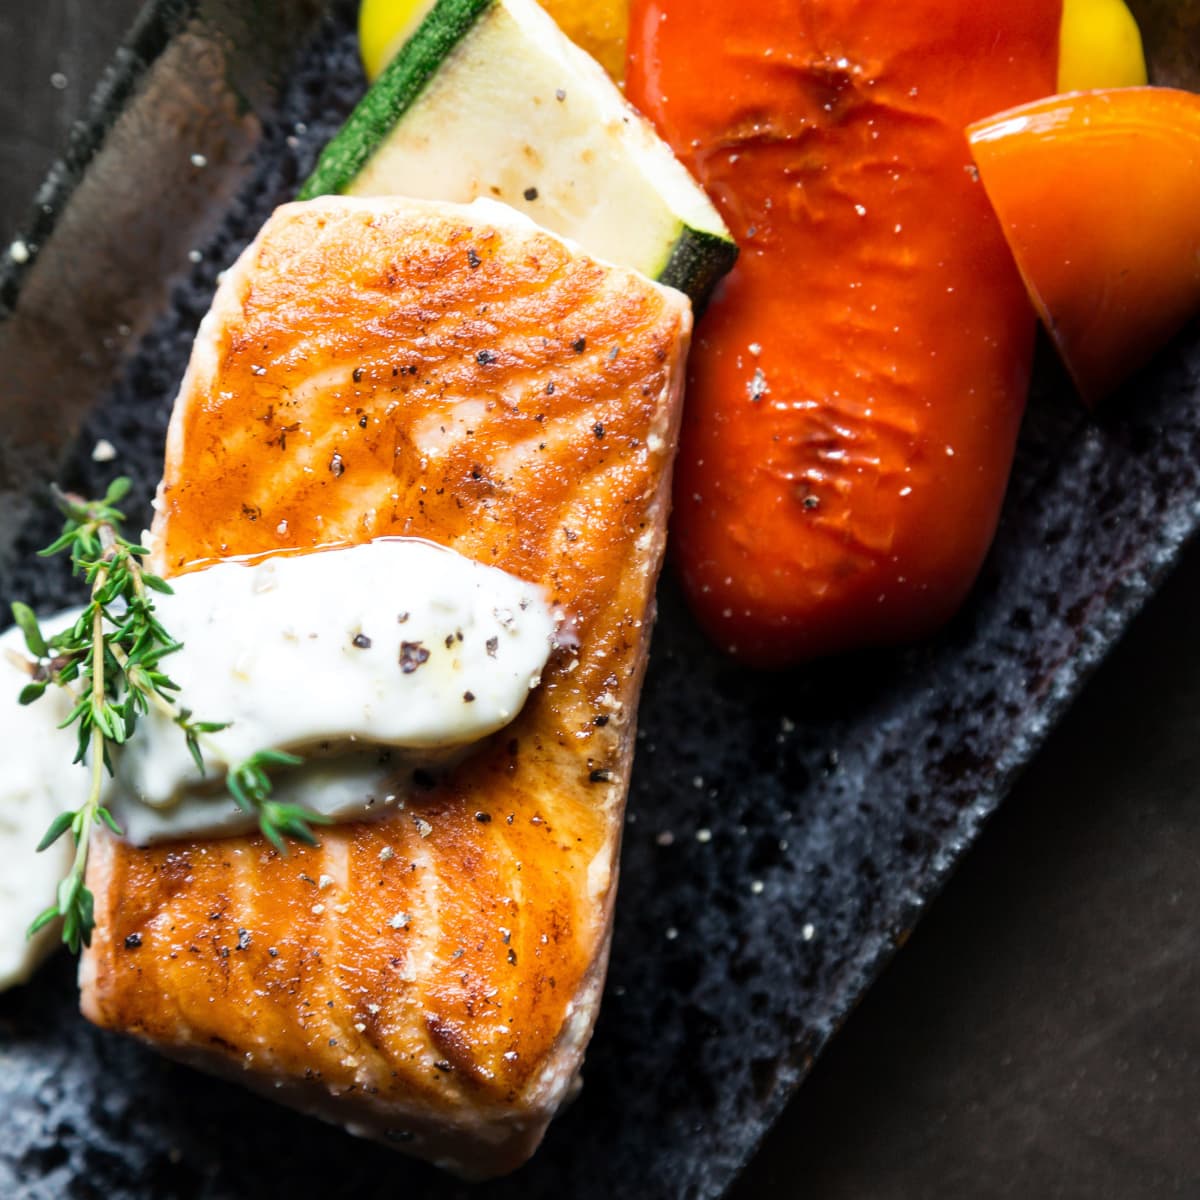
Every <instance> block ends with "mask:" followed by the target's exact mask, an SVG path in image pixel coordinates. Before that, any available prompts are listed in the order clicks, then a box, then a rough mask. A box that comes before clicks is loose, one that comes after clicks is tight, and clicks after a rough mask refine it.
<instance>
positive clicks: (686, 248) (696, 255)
mask: <svg viewBox="0 0 1200 1200" xmlns="http://www.w3.org/2000/svg"><path fill="white" fill-rule="evenodd" d="M737 256H738V248H737V243H736V242H733V241H731V240H729V239H728V238H723V237H720V236H718V235H717V234H715V233H709V232H708V231H707V230H704V229H693V228H692V227H691V226H690V225H685V226H684V227H683V231H682V232H681V233H680V235H679V237H678V238H676V239H675V245H673V246H672V247H671V253H670V254H669V255H667V261H666V263H665V264H664V266H663V268H662V270H661V271H659V273H658V275H657V276H656V277H655V278H656V279H657V281H658V282H659V283H662V284H666V286H667V287H673V288H675V289H676V290H677V291H680V292H686V293H687V294H688V295H689V296H690V297H691V298H692V307H693V308H694V309H695V310H696V313H697V315H699V314H700V313H702V312H703V311H704V306H705V305H706V304H707V303H708V298H709V296H711V295H712V290H713V288H715V287H716V286H717V284H718V283H719V282H720V281H721V279H722V277H723V276H725V275H727V274H728V273H729V271H730V270H732V268H733V264H734V263H735V262H736V261H737Z"/></svg>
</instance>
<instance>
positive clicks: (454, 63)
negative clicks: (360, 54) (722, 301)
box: [300, 0, 737, 307]
mask: <svg viewBox="0 0 1200 1200" xmlns="http://www.w3.org/2000/svg"><path fill="white" fill-rule="evenodd" d="M331 192H336V193H342V194H345V195H350V196H389V195H403V196H412V197H416V198H419V199H428V200H455V201H460V202H468V201H471V200H474V199H476V198H477V197H487V198H490V199H494V200H500V201H503V202H504V203H506V204H509V205H511V206H512V207H513V208H516V209H519V210H521V211H522V212H524V213H526V214H527V215H528V216H530V217H531V218H532V219H533V220H534V221H536V222H537V223H538V224H539V225H542V226H544V227H545V228H547V229H550V230H552V231H553V232H555V233H558V234H561V235H562V236H564V237H568V238H572V239H574V240H575V241H576V242H578V243H579V244H580V245H581V246H582V247H583V248H584V249H585V250H587V251H588V252H589V253H590V254H593V255H595V256H596V257H597V258H603V259H607V260H608V261H609V262H614V263H619V264H621V265H623V266H629V267H633V268H635V269H637V270H639V271H641V272H642V273H643V274H645V275H648V276H649V277H650V278H652V279H657V280H659V281H660V282H661V283H665V284H668V285H670V286H671V287H675V288H678V289H679V290H680V291H683V292H686V293H687V294H688V295H689V296H690V297H691V299H692V302H693V304H695V305H696V306H697V307H700V306H702V305H703V303H704V300H705V299H706V298H707V296H708V294H709V292H710V291H711V290H712V288H713V286H714V285H715V284H716V282H717V281H718V280H719V279H720V278H721V276H722V275H724V274H725V272H726V271H728V270H729V268H730V267H731V266H732V265H733V261H734V259H735V258H736V256H737V247H736V246H735V245H734V242H733V239H732V237H731V236H730V234H729V231H728V230H727V229H726V228H725V224H724V222H723V221H722V220H721V218H720V216H719V215H718V213H717V211H716V209H715V208H714V207H713V205H712V203H711V202H710V201H709V199H708V197H707V196H706V195H705V194H704V191H703V189H702V188H701V187H700V185H699V184H698V183H697V182H696V181H695V180H694V179H693V178H692V177H691V175H689V174H688V172H687V170H686V169H685V168H684V167H683V165H682V164H681V163H680V162H679V161H678V160H677V159H676V158H675V156H674V154H672V153H671V150H670V149H669V148H668V146H667V145H666V143H665V142H663V141H662V139H661V138H659V137H658V135H657V134H656V133H655V132H654V130H653V129H652V128H651V126H650V124H649V122H647V121H646V120H645V119H644V118H643V117H642V116H641V115H640V114H638V113H637V112H636V111H635V110H634V109H633V108H631V107H630V106H629V104H627V103H626V101H625V99H624V97H623V96H622V95H621V93H620V91H619V90H618V89H617V88H616V86H615V85H614V84H613V83H612V81H611V80H610V79H609V78H608V76H607V75H606V74H605V73H604V70H603V69H602V68H601V67H600V65H599V64H598V63H597V62H595V60H593V59H592V58H591V57H590V56H589V55H588V54H586V53H585V52H584V51H583V50H581V49H579V47H578V46H576V45H575V44H574V43H572V42H571V41H570V40H569V39H568V38H567V37H566V35H565V34H564V33H563V32H562V31H561V30H560V29H559V28H558V26H557V25H555V24H554V22H553V20H552V19H551V18H550V17H549V16H548V15H547V14H546V13H545V12H544V11H543V10H542V9H541V8H540V7H539V6H538V4H537V3H535V0H438V2H437V3H436V4H435V5H434V7H433V8H432V9H431V10H430V12H429V13H428V15H427V16H426V17H425V19H424V20H423V21H422V22H421V24H420V25H419V26H418V27H417V28H416V30H415V31H414V33H413V34H412V36H411V37H410V38H409V39H408V41H407V42H405V44H404V46H403V47H402V48H401V49H400V50H399V51H398V53H397V54H396V56H395V57H394V58H393V59H392V61H391V62H390V63H389V64H388V66H387V67H386V68H385V69H384V71H383V73H382V74H381V75H380V77H379V79H378V80H376V82H375V84H374V85H373V86H372V87H371V89H370V91H368V92H367V94H366V96H364V97H363V99H362V101H361V103H360V104H359V105H358V107H357V108H356V109H355V110H354V112H353V113H351V114H350V117H349V119H348V120H347V121H346V123H345V125H343V126H342V128H341V130H340V131H339V132H338V134H337V135H336V136H335V137H334V139H333V140H332V141H331V142H330V143H329V145H328V146H326V148H325V150H324V152H323V153H322V155H321V158H320V160H319V162H318V163H317V166H316V169H315V170H314V171H313V173H312V175H311V176H310V177H309V179H308V180H307V182H306V183H305V184H304V187H303V188H302V189H301V191H300V198H301V199H302V200H307V199H311V198H312V197H314V196H320V195H325V194H328V193H331Z"/></svg>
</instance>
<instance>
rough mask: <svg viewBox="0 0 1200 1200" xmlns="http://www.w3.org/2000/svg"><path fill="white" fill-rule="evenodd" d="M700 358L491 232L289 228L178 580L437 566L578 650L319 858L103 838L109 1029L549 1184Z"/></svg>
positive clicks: (170, 568) (88, 976) (183, 546)
mask: <svg viewBox="0 0 1200 1200" xmlns="http://www.w3.org/2000/svg"><path fill="white" fill-rule="evenodd" d="M690 331H691V312H690V308H689V306H688V303H687V301H686V299H685V298H684V297H683V296H681V295H680V294H678V293H676V292H674V291H672V290H670V289H668V288H664V287H661V286H659V285H657V284H653V283H651V282H649V281H648V280H646V279H645V278H643V277H642V276H640V275H638V274H636V273H634V272H631V271H627V270H623V269H619V268H616V267H613V266H609V265H606V264H603V263H600V262H597V261H595V260H593V259H591V258H589V257H587V256H586V255H584V254H583V253H581V252H579V251H578V250H577V249H576V248H575V247H573V246H571V245H569V244H568V243H566V242H564V241H562V240H560V239H559V238H557V237H555V236H553V235H550V234H547V233H545V232H543V231H541V230H539V229H537V228H536V227H535V226H533V225H532V224H530V223H528V222H526V221H524V219H523V218H520V217H518V216H517V215H516V214H513V213H511V212H510V211H509V210H507V209H504V208H502V207H500V206H497V205H491V204H476V205H473V206H469V207H462V206H455V205H441V204H432V203H423V202H416V201H409V200H399V199H395V200H393V199H388V200H367V201H364V200H351V199H346V198H339V197H327V198H323V199H320V200H316V201H311V202H308V203H304V204H290V205H286V206H284V207H283V208H281V209H279V210H278V211H277V212H276V213H275V214H274V216H273V217H272V218H271V219H270V221H268V223H267V224H266V226H265V227H264V228H263V230H262V232H261V233H260V235H259V237H258V239H257V240H256V241H255V242H254V243H253V244H252V245H251V246H250V247H249V248H248V249H247V250H246V251H245V253H244V254H243V255H242V256H241V258H240V259H239V260H238V262H237V264H236V265H235V266H234V267H233V268H231V270H230V271H229V272H228V274H227V276H226V278H225V280H224V281H223V283H222V285H221V287H220V289H219V291H218V293H217V296H216V299H215V301H214V304H213V308H212V311H211V312H210V314H209V315H208V317H206V319H205V321H204V323H203V324H202V326H201V329H200V333H199V336H198V338H197V342H196V346H195V349H194V352H193V357H192V361H191V364H190V366H189V368H188V372H187V375H186V376H185V379H184V382H183V385H182V389H181V392H180V395H179V398H178V400H177V403H176V406H175V410H174V414H173V418H172V422H171V427H170V432H169V436H168V444H167V454H166V464H165V471H164V478H163V482H162V484H161V487H160V491H159V497H158V515H157V518H156V520H155V525H154V529H153V531H152V546H153V559H154V564H155V566H156V567H157V568H159V569H160V570H162V571H163V572H164V573H165V574H168V575H172V574H179V573H181V572H185V571H189V570H192V569H195V568H197V567H199V566H203V565H204V564H205V563H208V562H211V561H212V560H214V559H220V558H225V557H230V556H241V555H257V554H263V553H267V552H281V551H293V552H295V551H302V550H308V549H312V548H315V547H320V546H329V545H338V544H353V543H358V542H362V541H366V540H369V539H371V538H376V537H382V536H397V535H403V536H411V537H420V538H425V539H428V540H430V541H433V542H437V543H440V544H442V545H446V546H450V547H452V548H454V549H455V550H457V551H459V552H460V553H462V554H464V555H467V556H469V557H471V558H473V559H476V560H478V561H480V562H484V563H488V564H491V565H494V566H498V567H501V568H503V569H505V570H507V571H509V572H511V573H513V574H514V575H517V576H520V577H521V578H523V579H526V580H530V581H533V582H536V583H539V584H540V585H542V587H543V588H544V589H545V591H546V593H547V595H548V597H549V598H550V600H551V601H552V603H554V604H556V605H558V606H560V607H561V609H562V611H563V613H564V614H565V616H566V620H565V622H564V626H563V635H562V638H561V641H562V645H561V646H559V647H558V648H557V649H556V650H555V651H554V652H553V654H552V656H551V659H550V662H549V664H548V666H547V668H546V670H545V672H544V674H543V681H542V684H541V686H540V687H539V688H538V689H537V690H536V691H535V692H533V693H532V694H531V696H530V698H529V701H528V703H527V704H526V706H525V708H524V710H523V711H522V712H521V714H520V716H519V717H518V718H517V719H516V721H514V722H513V723H512V724H511V725H510V726H509V727H508V728H506V729H504V730H502V731H501V732H500V733H499V734H497V735H495V736H493V737H492V738H491V739H490V740H488V741H487V742H485V743H484V744H483V745H482V747H481V748H480V749H479V750H478V751H477V752H476V753H475V754H474V755H473V756H472V757H471V758H469V759H468V760H467V761H466V762H465V763H463V764H462V765H461V766H459V767H458V768H456V769H455V770H454V771H453V772H452V773H451V774H450V775H449V776H448V777H446V778H445V779H444V780H442V781H440V782H433V783H432V785H431V786H430V787H429V788H428V790H426V791H424V792H422V793H421V794H420V795H419V796H418V797H417V798H416V799H414V800H412V801H410V802H409V803H408V805H407V807H406V809H405V810H404V811H402V812H392V813H390V814H389V815H388V816H386V817H383V818H380V819H376V820H372V821H364V822H360V823H355V824H348V825H341V826H337V827H332V828H329V829H324V830H321V831H320V842H321V844H320V847H319V848H318V849H313V850H309V849H304V848H298V849H297V850H296V851H295V852H294V853H292V854H291V855H290V856H289V857H287V858H283V857H281V856H280V855H279V854H278V853H277V852H276V851H275V850H274V849H272V847H271V846H270V845H269V844H268V843H267V842H266V841H265V840H263V839H262V838H261V837H258V836H245V837H233V838H227V839H224V840H211V841H183V842H177V843H171V844H167V845H163V846H157V847H153V848H150V849H138V848H135V847H133V846H130V845H128V844H126V843H124V842H122V841H119V840H117V839H115V838H112V837H108V836H105V837H103V838H100V839H98V845H97V846H96V848H95V850H94V852H93V855H92V861H91V865H90V869H89V874H88V881H89V883H90V885H91V887H92V889H93V890H94V892H95V895H96V918H97V928H96V934H95V937H94V940H93V942H92V945H91V948H90V949H89V950H88V951H87V952H86V953H85V956H84V959H83V963H82V967H81V982H82V986H83V1009H84V1012H85V1013H86V1015H87V1016H88V1017H89V1018H90V1019H91V1020H92V1021H95V1022H96V1023H97V1024H99V1025H102V1026H105V1027H107V1028H111V1029H117V1030H123V1031H126V1032H128V1033H131V1034H134V1035H136V1036H137V1037H139V1038H142V1039H144V1040H145V1041H147V1042H149V1043H151V1044H153V1045H154V1046H156V1047H157V1048H159V1049H160V1050H162V1051H163V1052H165V1053H167V1054H170V1055H173V1056H175V1057H178V1058H182V1059H184V1060H186V1061H189V1062H193V1063H196V1064H197V1065H200V1066H203V1067H206V1068H208V1069H212V1070H218V1071H226V1072H236V1074H237V1077H238V1078H239V1079H242V1080H243V1081H245V1082H246V1083H248V1084H250V1085H251V1086H256V1087H259V1088H261V1089H263V1090H268V1091H269V1092H270V1094H271V1095H273V1096H276V1097H279V1098H281V1099H284V1100H286V1101H287V1102H289V1103H292V1104H295V1105H296V1106H298V1107H301V1108H304V1109H306V1110H308V1111H312V1112H314V1113H317V1114H318V1115H322V1116H325V1117H326V1118H328V1119H331V1120H335V1121H337V1122H340V1123H343V1124H345V1125H346V1126H347V1127H348V1128H350V1129H352V1130H353V1131H354V1132H357V1133H362V1134H367V1135H370V1136H375V1137H379V1138H382V1139H384V1140H386V1141H389V1142H390V1143H391V1144H394V1145H396V1146H398V1147H399V1148H400V1149H403V1150H405V1151H407V1152H410V1153H413V1154H417V1155H420V1156H422V1157H425V1158H428V1159H431V1160H433V1161H435V1162H438V1163H439V1164H441V1165H444V1166H448V1167H450V1168H451V1169H454V1170H457V1171H459V1172H460V1173H463V1174H467V1175H472V1176H487V1175H492V1174H497V1173H501V1172H504V1171H507V1170H511V1169H512V1168H514V1167H516V1166H517V1165H519V1164H520V1163H521V1162H523V1161H524V1160H525V1159H526V1158H527V1157H528V1155H529V1154H530V1153H532V1151H533V1149H534V1148H535V1147H536V1146H537V1144H538V1142H539V1141H540V1139H541V1136H542V1134H543V1132H544V1130H545V1127H546V1125H547V1123H548V1122H549V1120H550V1118H551V1117H552V1116H553V1114H554V1112H555V1111H556V1109H557V1108H558V1107H559V1106H560V1105H561V1103H562V1102H563V1100H564V1099H565V1098H566V1097H567V1096H568V1095H569V1094H570V1092H571V1089H572V1087H573V1086H574V1085H575V1081H576V1078H577V1075H578V1071H579V1067H580V1064H581V1062H582V1055H583V1050H584V1047H585V1045H586V1043H587V1040H588V1038H589V1036H590V1034H591V1029H592V1025H593V1023H594V1020H595V1016H596V1008H597V1004H598V999H599V993H600V990H601V988H602V984H603V976H604V969H605V963H606V958H607V952H608V942H609V936H610V930H611V920H612V911H613V900H614V895H615V890H616V873H617V853H618V849H619V842H620V832H621V826H622V820H623V808H624V802H625V796H626V792H627V787H628V780H629V772H630V765H631V757H632V750H633V744H634V733H635V719H636V709H637V697H638V691H639V688H640V684H641V679H642V674H643V671H644V668H645V662H646V652H647V645H648V638H649V632H650V625H651V619H652V613H651V606H652V598H653V590H654V585H655V581H656V579H657V575H658V571H659V567H660V565H661V560H662V550H663V541H664V536H665V525H666V517H667V506H668V503H669V493H670V487H669V476H670V464H671V459H672V455H673V452H674V445H675V440H676V433H677V426H678V418H679V406H680V400H681V388H682V367H683V363H684V358H685V356H686V351H687V344H688V338H689V335H690ZM334 586H336V581H334ZM419 586H420V581H414V580H406V579H397V580H396V584H395V587H396V605H397V612H398V613H399V612H401V611H402V610H403V609H404V595H405V590H406V588H409V589H411V588H414V587H419ZM279 702H280V703H282V704H286V703H287V698H286V697H285V696H281V697H280V698H279ZM322 877H326V878H324V879H323V878H322ZM319 884H323V885H324V886H319ZM397 914H402V915H403V917H404V919H403V920H398V919H397Z"/></svg>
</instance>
